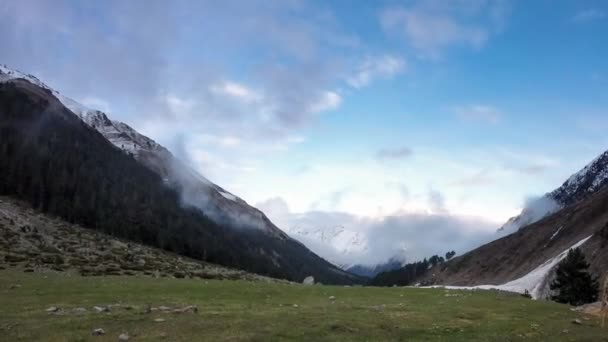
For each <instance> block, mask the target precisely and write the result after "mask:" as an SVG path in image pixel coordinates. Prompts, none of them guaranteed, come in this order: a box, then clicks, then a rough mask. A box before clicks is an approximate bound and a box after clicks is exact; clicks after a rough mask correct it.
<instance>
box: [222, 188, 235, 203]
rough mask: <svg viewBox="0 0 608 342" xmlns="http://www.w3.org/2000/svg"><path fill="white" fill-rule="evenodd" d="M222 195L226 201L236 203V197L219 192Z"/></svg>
mask: <svg viewBox="0 0 608 342" xmlns="http://www.w3.org/2000/svg"><path fill="white" fill-rule="evenodd" d="M218 192H219V193H220V195H222V196H223V197H224V198H225V199H228V200H231V201H233V202H236V196H234V195H233V194H231V193H228V192H225V191H221V190H220V191H218Z"/></svg>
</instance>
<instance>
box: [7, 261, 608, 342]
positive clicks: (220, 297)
mask: <svg viewBox="0 0 608 342" xmlns="http://www.w3.org/2000/svg"><path fill="white" fill-rule="evenodd" d="M0 298H2V305H1V306H0V334H2V338H3V339H6V340H26V341H37V340H45V341H116V339H117V338H118V336H119V335H121V334H125V335H128V336H129V337H130V340H133V341H157V340H167V341H193V340H194V341H268V340H273V341H288V340H308V341H310V340H314V341H401V340H402V341H446V340H447V341H538V340H551V341H607V340H608V336H607V334H606V329H605V328H604V329H602V328H601V327H600V326H599V325H600V321H599V319H598V317H596V316H589V315H585V314H581V313H577V312H573V311H571V310H570V307H568V306H566V305H562V304H556V303H552V302H547V301H533V300H529V299H526V298H523V297H521V296H519V295H515V294H509V293H504V292H497V291H455V290H445V289H417V288H373V287H361V286H353V287H344V286H327V285H313V286H305V285H299V284H284V283H274V282H273V283H268V282H260V281H241V280H236V281H235V280H201V279H174V278H161V279H154V278H150V277H142V276H104V277H82V276H79V275H74V276H66V275H64V274H57V273H49V274H40V273H23V272H20V271H15V270H2V271H0ZM95 306H97V307H100V308H103V310H102V312H98V310H97V309H95V308H94V307H95ZM194 307H195V308H196V309H194ZM106 308H107V311H106ZM49 309H52V310H50V311H47V310H49ZM176 310H177V311H176ZM51 311H52V312H51ZM575 320H576V321H575ZM579 323H580V324H579ZM95 329H103V331H104V334H103V335H100V336H94V335H93V331H94V330H95Z"/></svg>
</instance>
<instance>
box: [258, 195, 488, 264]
mask: <svg viewBox="0 0 608 342" xmlns="http://www.w3.org/2000/svg"><path fill="white" fill-rule="evenodd" d="M435 195H436V194H435ZM435 197H437V196H435ZM440 202H441V201H440ZM256 207H258V208H259V209H261V210H263V211H264V212H265V213H266V214H267V215H268V217H269V218H270V219H271V220H272V221H273V222H275V223H276V224H277V225H278V226H279V227H280V228H281V229H283V230H284V231H286V232H288V233H289V234H290V235H291V236H293V237H295V238H296V239H299V240H300V241H301V242H303V243H304V244H305V245H306V246H307V247H309V248H310V249H312V250H313V251H314V252H315V253H318V254H319V255H321V256H322V257H324V258H326V259H328V260H329V261H331V262H333V263H335V264H337V265H352V264H364V265H373V264H378V263H383V262H386V261H387V260H389V259H390V258H392V257H395V256H398V257H400V258H405V259H406V260H408V261H414V260H421V259H422V258H425V257H428V256H431V255H433V254H443V253H445V252H446V251H448V250H456V251H457V252H458V253H459V254H461V253H464V252H466V251H468V250H470V249H472V248H474V247H477V246H479V245H480V244H482V243H484V242H487V241H489V240H490V239H492V238H493V237H494V236H495V235H494V232H495V230H496V228H497V227H496V224H495V223H491V222H487V221H484V220H483V219H479V218H475V217H467V216H457V215H451V214H449V213H447V212H445V211H444V212H441V213H434V214H428V213H406V212H395V213H393V214H391V215H387V216H384V217H382V218H370V217H360V216H356V215H353V214H349V213H345V212H337V211H309V212H305V213H292V212H290V211H289V207H288V206H287V204H286V202H285V201H284V200H283V199H281V198H280V197H275V198H271V199H269V200H267V201H264V202H261V203H258V204H256ZM332 234H334V235H335V234H337V235H338V237H337V239H335V240H334V239H332V237H333V236H334V235H332ZM320 237H322V238H320Z"/></svg>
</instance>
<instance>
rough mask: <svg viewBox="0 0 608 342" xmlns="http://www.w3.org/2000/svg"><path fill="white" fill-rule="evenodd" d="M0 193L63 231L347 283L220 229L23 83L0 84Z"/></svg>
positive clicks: (46, 94) (262, 237)
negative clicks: (76, 227)
mask: <svg viewBox="0 0 608 342" xmlns="http://www.w3.org/2000/svg"><path fill="white" fill-rule="evenodd" d="M0 137H2V138H1V139H0V153H1V154H2V158H0V179H1V180H0V195H9V196H11V197H15V198H18V199H21V200H24V201H26V202H28V203H29V204H30V205H31V206H32V207H33V208H35V209H37V210H40V211H42V212H44V213H48V214H51V215H54V216H59V217H61V218H63V219H64V220H66V221H68V222H70V223H77V224H80V225H82V226H85V227H88V228H91V229H95V230H98V231H101V232H104V233H107V234H110V235H112V236H115V237H119V238H123V239H127V240H130V241H133V242H137V243H142V244H145V245H149V246H153V247H159V248H162V249H164V250H167V251H170V252H174V253H177V254H181V255H183V256H187V257H191V258H194V259H198V260H203V261H208V262H212V263H216V264H221V265H225V266H230V267H235V268H240V269H244V270H247V271H250V272H253V273H258V274H264V275H268V276H272V277H277V278H284V279H288V280H295V281H301V280H302V279H303V278H304V277H306V276H308V275H313V276H315V278H317V279H319V280H320V281H323V282H326V283H353V282H357V281H360V279H359V278H357V277H355V276H353V275H351V274H349V273H347V272H344V271H342V270H340V269H338V268H337V267H335V266H333V265H331V264H330V263H328V262H327V261H325V260H323V259H322V258H320V257H318V256H317V255H315V254H314V253H312V252H311V251H309V250H308V249H307V248H306V247H305V246H304V245H302V244H301V243H299V242H297V241H295V240H293V239H291V238H289V237H288V236H287V235H285V234H269V233H268V232H267V231H265V230H262V229H247V227H243V226H240V225H234V224H230V222H218V221H215V220H213V219H212V218H210V217H209V216H208V215H206V214H205V213H204V212H203V211H202V210H201V209H200V208H198V207H194V206H188V205H184V204H183V202H182V200H181V195H180V194H179V193H178V191H177V189H175V188H174V187H172V186H170V185H168V184H166V182H164V181H163V179H162V178H161V176H160V175H159V174H158V173H156V172H154V171H153V170H151V169H150V168H149V167H146V166H145V165H143V164H142V163H140V162H139V161H137V159H136V158H134V156H133V154H129V153H125V152H124V151H122V150H121V149H119V148H116V146H114V145H113V144H111V143H110V142H109V141H108V140H107V139H106V137H104V136H103V135H102V134H100V133H99V132H98V131H97V130H95V129H93V128H92V127H91V126H89V125H87V124H86V123H85V122H83V121H82V120H81V119H80V118H79V117H78V116H77V115H75V114H74V113H73V112H72V111H70V110H69V109H68V108H66V107H65V106H64V105H63V103H62V102H61V101H59V99H58V98H57V97H56V96H55V95H54V92H53V91H52V90H50V89H47V88H44V87H41V86H40V85H37V84H34V83H32V82H30V81H28V80H25V79H20V78H16V79H10V80H9V81H4V82H1V83H0Z"/></svg>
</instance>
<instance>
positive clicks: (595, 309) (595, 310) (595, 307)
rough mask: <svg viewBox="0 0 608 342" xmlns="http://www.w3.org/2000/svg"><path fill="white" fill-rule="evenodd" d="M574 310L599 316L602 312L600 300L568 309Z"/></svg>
mask: <svg viewBox="0 0 608 342" xmlns="http://www.w3.org/2000/svg"><path fill="white" fill-rule="evenodd" d="M570 310H572V311H576V312H582V313H586V314H589V315H595V316H600V315H601V313H602V302H595V303H589V304H585V305H581V306H577V307H576V308H573V309H570Z"/></svg>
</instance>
